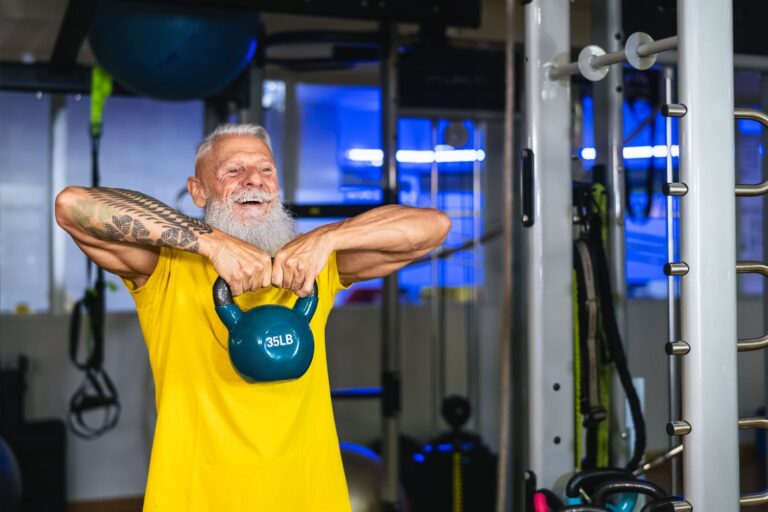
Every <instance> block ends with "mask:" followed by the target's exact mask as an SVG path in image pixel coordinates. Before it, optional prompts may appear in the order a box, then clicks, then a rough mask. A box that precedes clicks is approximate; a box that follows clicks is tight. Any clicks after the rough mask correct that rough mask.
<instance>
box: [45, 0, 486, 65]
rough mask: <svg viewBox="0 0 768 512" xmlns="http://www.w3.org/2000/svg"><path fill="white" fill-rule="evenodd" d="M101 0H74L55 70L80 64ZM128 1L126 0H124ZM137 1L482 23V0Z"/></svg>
mask: <svg viewBox="0 0 768 512" xmlns="http://www.w3.org/2000/svg"><path fill="white" fill-rule="evenodd" d="M100 1H101V0H70V1H69V3H68V4H67V10H66V12H65V15H64V19H63V20H62V23H61V27H60V28H59V33H58V36H57V38H56V45H55V46H54V49H53V54H52V55H53V57H52V59H51V70H52V71H57V72H67V71H70V70H71V69H73V68H74V67H75V64H76V62H77V55H78V53H80V48H81V47H82V46H83V42H84V41H85V37H86V35H87V34H88V30H89V29H90V26H91V23H92V21H93V17H94V16H95V14H96V12H97V10H98V7H99V3H100ZM121 1H122V0H121ZM133 2H134V3H137V4H142V3H144V4H151V5H152V6H158V7H164V8H166V9H169V8H170V9H174V11H175V12H180V11H181V10H183V9H187V10H189V9H198V10H199V9H201V8H202V9H217V10H222V9H241V10H249V11H254V10H257V9H258V11H259V12H275V13H283V14H300V15H305V16H330V17H334V18H351V19H363V20H372V21H387V22H390V23H391V22H400V23H423V22H430V23H439V24H444V25H452V26H458V27H474V28H476V27H478V26H479V25H480V1H479V0H469V1H467V0H430V1H426V2H410V1H408V0H390V1H381V2H366V1H360V0H335V1H333V2H328V1H327V0H303V1H302V2H286V1H285V0H260V1H259V2H258V5H256V3H255V2H253V0H219V1H213V0H159V1H158V0H133Z"/></svg>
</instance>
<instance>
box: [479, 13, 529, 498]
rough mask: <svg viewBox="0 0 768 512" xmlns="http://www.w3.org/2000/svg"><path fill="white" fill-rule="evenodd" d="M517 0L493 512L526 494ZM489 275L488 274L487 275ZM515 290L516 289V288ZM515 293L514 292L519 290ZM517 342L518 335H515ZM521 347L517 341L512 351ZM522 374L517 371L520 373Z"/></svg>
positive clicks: (508, 53)
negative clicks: (517, 267)
mask: <svg viewBox="0 0 768 512" xmlns="http://www.w3.org/2000/svg"><path fill="white" fill-rule="evenodd" d="M515 4H517V0H506V6H505V7H506V9H505V15H506V16H505V21H506V38H505V45H504V59H505V70H504V75H505V78H506V80H505V87H504V100H505V101H504V135H503V141H504V155H503V156H504V166H503V168H502V193H501V200H502V202H503V214H502V223H503V232H502V235H503V238H502V283H501V284H502V286H501V312H500V313H501V326H500V329H499V340H498V342H499V345H498V347H499V369H500V371H499V438H498V439H499V462H498V464H497V469H496V481H497V486H496V507H495V512H506V511H508V510H523V509H525V508H528V504H524V500H525V496H526V492H525V484H526V481H525V478H524V475H525V473H526V472H525V460H524V459H525V455H524V453H525V451H526V448H525V446H524V444H523V443H520V442H515V441H516V440H518V439H527V437H528V436H527V433H526V425H527V424H528V422H527V419H526V417H525V416H526V414H527V411H528V409H527V405H526V404H525V403H524V402H523V400H521V399H520V397H522V396H524V394H525V390H524V384H525V382H526V378H525V376H524V373H523V372H524V369H525V367H526V364H525V360H526V358H525V355H524V354H519V353H515V354H514V355H515V356H517V357H513V342H512V340H513V336H512V333H513V329H514V328H516V327H517V325H516V321H517V320H518V319H519V318H520V316H519V312H518V311H517V310H516V308H515V306H516V304H517V300H516V298H515V297H516V295H515V293H516V291H517V289H516V287H515V275H516V273H515V272H514V265H513V264H514V263H516V260H517V259H518V258H517V257H516V255H519V254H520V251H519V244H516V243H515V241H516V237H515V235H516V234H518V231H517V229H516V225H515V222H514V219H515V215H514V213H513V212H514V211H515V207H516V206H517V205H516V204H514V203H515V197H516V194H515V191H516V184H517V183H519V182H518V180H516V179H515V172H514V171H515V162H516V160H517V158H516V148H515V146H516V145H515V140H516V139H515V135H516V128H515V91H516V88H515V85H516V83H517V80H516V73H515V71H516V70H515V44H516V42H515V40H516V35H517V34H516V28H515V27H516V26H517V24H516V19H517V18H516V11H515V8H516V5H515ZM486 275H488V274H486ZM518 288H519V287H518ZM518 293H519V292H518ZM518 339H519V337H518ZM520 345H521V344H520V343H518V344H517V345H516V347H515V348H517V347H519V346H520ZM521 370H522V371H521Z"/></svg>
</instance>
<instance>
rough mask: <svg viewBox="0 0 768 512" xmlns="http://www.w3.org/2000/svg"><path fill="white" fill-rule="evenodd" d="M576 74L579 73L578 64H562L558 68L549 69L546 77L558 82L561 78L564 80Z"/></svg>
mask: <svg viewBox="0 0 768 512" xmlns="http://www.w3.org/2000/svg"><path fill="white" fill-rule="evenodd" d="M578 73H579V63H578V62H570V63H568V64H563V65H560V66H554V67H552V68H550V70H549V75H548V76H549V79H550V80H560V79H562V78H566V77H569V76H571V75H576V74H578Z"/></svg>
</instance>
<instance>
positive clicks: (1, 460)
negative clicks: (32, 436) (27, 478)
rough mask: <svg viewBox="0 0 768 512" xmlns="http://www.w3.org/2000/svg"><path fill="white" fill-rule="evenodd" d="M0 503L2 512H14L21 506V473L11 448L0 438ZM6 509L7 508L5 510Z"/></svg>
mask: <svg viewBox="0 0 768 512" xmlns="http://www.w3.org/2000/svg"><path fill="white" fill-rule="evenodd" d="M0 503H2V504H3V510H7V511H8V512H16V511H17V510H19V506H20V504H21V471H20V470H19V463H18V462H16V457H15V456H14V455H13V451H11V447H10V446H8V444H7V443H6V442H5V440H4V439H3V438H2V437H0ZM6 507H7V508H6Z"/></svg>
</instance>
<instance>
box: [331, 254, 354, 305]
mask: <svg viewBox="0 0 768 512" xmlns="http://www.w3.org/2000/svg"><path fill="white" fill-rule="evenodd" d="M326 269H327V272H328V290H329V292H330V294H331V296H332V297H335V296H336V294H337V293H339V292H340V291H341V290H346V289H347V288H349V286H345V285H344V284H342V282H341V276H340V275H339V267H338V265H337V263H336V252H332V253H331V255H330V257H329V258H328V264H327V265H326Z"/></svg>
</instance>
